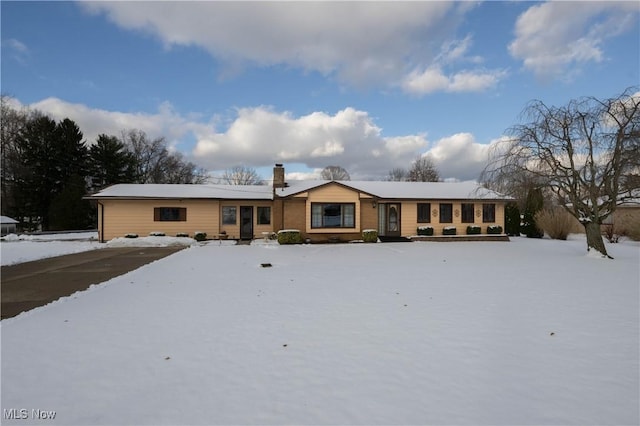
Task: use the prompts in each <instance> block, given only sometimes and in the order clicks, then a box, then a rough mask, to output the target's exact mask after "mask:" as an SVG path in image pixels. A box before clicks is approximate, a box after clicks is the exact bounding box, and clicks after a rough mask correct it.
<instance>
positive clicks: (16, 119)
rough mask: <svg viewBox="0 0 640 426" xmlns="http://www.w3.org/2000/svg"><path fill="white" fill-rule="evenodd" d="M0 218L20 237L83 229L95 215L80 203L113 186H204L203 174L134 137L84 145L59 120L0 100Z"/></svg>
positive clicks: (67, 122)
mask: <svg viewBox="0 0 640 426" xmlns="http://www.w3.org/2000/svg"><path fill="white" fill-rule="evenodd" d="M1 109H2V111H1V114H2V115H1V124H0V133H1V134H0V138H1V140H0V143H1V146H0V155H1V188H2V206H1V207H2V215H5V216H10V217H12V218H14V219H16V220H18V221H19V222H20V224H21V226H22V228H23V229H24V230H25V231H35V230H42V231H50V230H65V229H67V230H68V229H88V228H93V227H94V226H95V214H96V213H95V209H94V208H93V207H92V206H91V205H90V203H89V201H87V200H84V199H83V197H85V196H86V195H88V194H90V193H93V192H96V191H99V190H100V189H102V188H105V187H107V186H109V185H113V184H118V183H204V182H206V180H207V172H206V171H205V170H204V169H201V168H199V167H197V166H196V165H195V164H194V163H192V162H189V161H187V160H186V159H185V158H184V157H183V155H182V154H180V153H179V152H172V151H170V150H169V148H168V146H167V142H166V140H165V139H164V138H163V137H159V138H150V137H149V136H147V135H146V133H145V132H143V131H141V130H136V129H132V130H127V131H123V132H122V134H121V135H120V136H114V135H107V134H101V135H99V136H98V137H97V139H96V141H95V143H93V144H91V145H90V146H89V144H87V141H86V140H85V138H84V135H83V133H82V131H81V130H80V128H79V127H78V125H77V124H76V123H75V122H74V121H73V120H71V119H69V118H65V119H63V120H60V121H58V122H56V121H55V120H54V119H52V118H51V117H49V116H48V115H46V114H44V113H42V112H40V111H35V110H30V109H16V108H14V107H12V105H11V102H10V98H9V97H7V96H2V98H1Z"/></svg>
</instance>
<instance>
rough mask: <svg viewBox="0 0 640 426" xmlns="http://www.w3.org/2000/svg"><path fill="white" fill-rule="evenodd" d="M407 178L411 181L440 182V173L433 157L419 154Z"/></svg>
mask: <svg viewBox="0 0 640 426" xmlns="http://www.w3.org/2000/svg"><path fill="white" fill-rule="evenodd" d="M407 180H408V181H410V182H438V181H439V180H440V175H439V173H438V169H436V166H435V164H433V161H432V160H431V157H429V156H425V155H419V156H418V157H417V158H416V159H415V160H413V163H411V168H410V169H409V174H408V176H407Z"/></svg>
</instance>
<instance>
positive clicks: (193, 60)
mask: <svg viewBox="0 0 640 426" xmlns="http://www.w3.org/2000/svg"><path fill="white" fill-rule="evenodd" d="M0 7H1V12H2V70H1V71H2V75H1V83H2V93H3V94H7V95H10V96H12V97H13V98H14V100H15V102H16V105H23V106H29V107H31V108H34V109H39V110H41V111H44V112H46V113H48V114H49V115H51V116H52V117H54V118H56V119H62V118H65V117H69V118H71V119H72V120H74V121H76V122H77V123H78V125H79V126H80V128H81V129H82V130H83V132H84V134H85V137H86V139H87V143H89V144H91V143H93V142H94V141H95V138H96V136H97V135H98V134H100V133H106V134H113V135H120V134H121V132H122V131H123V130H126V129H134V128H135V129H140V130H144V131H145V132H146V133H147V134H148V135H149V136H152V137H158V136H164V137H165V138H166V139H167V142H168V143H169V144H170V146H171V147H172V149H176V150H179V151H181V152H182V153H184V154H185V156H187V157H188V158H189V159H190V160H191V161H194V162H195V163H196V164H198V165H200V166H202V167H205V168H207V169H208V170H210V171H211V172H212V174H213V175H219V174H220V173H221V171H222V170H224V169H226V168H228V167H231V166H234V165H246V166H250V167H253V168H255V169H257V170H258V172H259V173H260V174H261V175H262V176H263V177H265V178H270V171H271V167H272V166H273V164H274V163H276V162H278V163H284V165H285V167H286V170H287V174H288V177H289V178H290V179H293V178H307V177H315V176H317V174H318V172H319V170H320V169H322V168H323V167H324V166H327V165H340V166H342V167H344V168H345V169H347V170H348V171H349V172H350V173H351V175H352V178H353V179H382V178H384V177H385V176H386V175H387V174H388V172H389V170H391V169H392V168H395V167H405V168H407V167H409V165H410V163H411V161H412V160H413V159H414V158H416V156H418V155H428V156H430V157H431V158H432V159H433V160H434V162H435V164H436V166H437V167H438V169H439V170H440V174H441V176H442V177H443V178H451V179H459V180H468V179H475V178H477V176H478V173H479V172H480V171H481V170H482V168H483V167H484V164H485V162H486V156H487V152H488V150H489V149H490V147H491V145H492V144H493V143H495V142H496V141H498V140H499V139H500V138H501V137H502V136H503V134H504V132H505V130H506V129H507V128H509V127H510V126H512V125H514V124H516V123H518V120H519V115H520V112H521V111H522V109H523V108H524V107H525V105H526V103H527V102H528V101H530V100H533V99H539V100H542V101H543V102H545V103H547V104H549V105H561V104H565V103H566V102H567V101H569V100H570V99H572V98H577V97H581V96H596V97H611V96H615V95H617V94H619V93H620V92H622V91H623V90H624V89H626V88H627V87H629V86H634V85H638V84H640V25H639V16H640V3H639V2H637V1H634V2H619V3H616V2H602V3H600V2H551V3H545V2H478V3H477V2H389V3H384V2H323V3H311V2H280V3H272V2H205V1H200V2H142V1H138V2H125V1H117V2H116V1H114V2H57V1H56V2H13V1H2V2H1V6H0Z"/></svg>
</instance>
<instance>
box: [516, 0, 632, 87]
mask: <svg viewBox="0 0 640 426" xmlns="http://www.w3.org/2000/svg"><path fill="white" fill-rule="evenodd" d="M639 12H640V3H639V2H637V1H636V2H634V1H630V2H549V3H544V4H539V5H535V6H532V7H530V8H529V9H528V10H527V11H526V12H524V13H523V14H522V15H520V17H519V18H518V20H517V22H516V26H515V34H516V38H515V39H514V40H513V42H512V43H511V44H510V45H509V52H510V53H511V55H512V56H513V57H514V58H516V59H520V60H522V61H523V64H524V67H525V68H526V69H528V70H530V71H532V72H533V73H534V74H536V76H538V77H540V78H549V77H560V76H563V75H565V74H566V73H571V72H575V69H574V70H571V68H573V67H580V66H583V65H585V64H587V63H590V62H601V61H603V60H604V59H605V53H604V51H603V47H602V45H603V43H604V41H605V40H606V39H607V38H611V37H615V36H617V35H619V34H621V33H623V32H624V31H626V30H628V29H629V28H631V27H632V25H634V24H635V25H637V20H638V13H639Z"/></svg>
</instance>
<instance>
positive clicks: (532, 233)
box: [521, 188, 544, 238]
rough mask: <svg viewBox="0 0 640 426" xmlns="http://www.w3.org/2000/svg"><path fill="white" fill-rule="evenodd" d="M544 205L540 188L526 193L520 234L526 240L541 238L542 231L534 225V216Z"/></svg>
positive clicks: (542, 235)
mask: <svg viewBox="0 0 640 426" xmlns="http://www.w3.org/2000/svg"><path fill="white" fill-rule="evenodd" d="M543 205H544V198H543V196H542V190H541V189H540V188H532V189H530V190H529V192H528V193H527V199H526V201H525V207H524V215H523V222H522V225H521V230H522V232H523V233H524V234H525V235H526V236H527V238H542V237H544V231H543V230H542V229H540V225H538V224H537V223H536V219H535V217H536V215H537V214H538V212H539V211H540V210H542V207H543Z"/></svg>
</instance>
